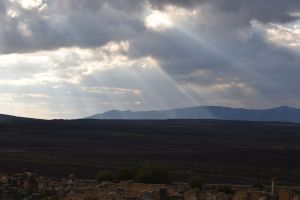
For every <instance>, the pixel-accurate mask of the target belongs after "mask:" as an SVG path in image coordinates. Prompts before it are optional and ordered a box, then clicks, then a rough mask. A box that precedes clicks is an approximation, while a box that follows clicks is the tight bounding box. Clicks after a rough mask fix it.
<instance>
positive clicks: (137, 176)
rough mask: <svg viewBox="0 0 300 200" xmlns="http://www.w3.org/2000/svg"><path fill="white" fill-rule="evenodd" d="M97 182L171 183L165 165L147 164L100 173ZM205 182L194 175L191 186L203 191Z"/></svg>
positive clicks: (200, 177)
mask: <svg viewBox="0 0 300 200" xmlns="http://www.w3.org/2000/svg"><path fill="white" fill-rule="evenodd" d="M96 180H97V182H98V183H101V182H103V181H109V182H120V181H128V180H132V181H134V182H138V183H152V184H168V183H170V173H169V168H168V167H167V166H165V165H162V164H159V163H153V162H146V163H143V164H141V165H136V166H127V167H123V168H121V169H119V170H118V171H100V172H99V173H98V174H97V177H96ZM205 182H206V180H205V179H204V178H203V177H202V176H200V175H194V176H192V178H191V179H190V186H191V187H192V188H199V189H201V188H202V187H203V185H204V184H205Z"/></svg>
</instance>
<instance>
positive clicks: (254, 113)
mask: <svg viewBox="0 0 300 200" xmlns="http://www.w3.org/2000/svg"><path fill="white" fill-rule="evenodd" d="M87 119H219V120H241V121H274V122H297V123H300V109H297V108H292V107H287V106H282V107H276V108H271V109H264V110H254V109H244V108H231V107H220V106H197V107H190V108H181V109H173V110H162V111H155V110H153V111H139V112H133V111H120V110H111V111H108V112H104V113H101V114H96V115H93V116H90V117H88V118H87Z"/></svg>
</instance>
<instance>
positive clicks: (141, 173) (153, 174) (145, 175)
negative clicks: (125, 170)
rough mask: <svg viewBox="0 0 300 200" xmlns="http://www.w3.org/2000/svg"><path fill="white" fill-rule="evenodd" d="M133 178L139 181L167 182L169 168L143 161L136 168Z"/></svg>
mask: <svg viewBox="0 0 300 200" xmlns="http://www.w3.org/2000/svg"><path fill="white" fill-rule="evenodd" d="M135 180H136V181H137V182H140V183H153V184H159V183H169V170H168V168H167V167H166V166H164V165H160V164H157V163H150V162H147V163H144V164H143V165H142V166H141V167H140V168H138V169H137V172H136V175H135Z"/></svg>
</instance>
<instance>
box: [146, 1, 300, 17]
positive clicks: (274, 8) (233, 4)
mask: <svg viewBox="0 0 300 200" xmlns="http://www.w3.org/2000/svg"><path fill="white" fill-rule="evenodd" d="M151 2H152V4H153V5H154V6H155V7H158V8H162V7H164V6H165V5H178V6H183V7H187V8H193V7H195V6H199V5H211V6H213V7H214V8H216V9H217V10H218V11H219V12H225V13H234V14H235V15H239V17H240V20H244V21H246V22H247V21H249V20H251V19H253V18H256V19H257V20H260V21H263V22H270V21H272V22H288V21H292V20H295V17H291V16H289V13H290V12H293V11H298V10H299V8H300V4H299V1H297V0H291V1H288V2H286V1H282V0H264V1H261V0H252V1H248V0H151Z"/></svg>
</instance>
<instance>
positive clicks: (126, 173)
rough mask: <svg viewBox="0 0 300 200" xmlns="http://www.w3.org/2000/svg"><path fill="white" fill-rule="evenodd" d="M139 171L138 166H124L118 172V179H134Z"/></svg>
mask: <svg viewBox="0 0 300 200" xmlns="http://www.w3.org/2000/svg"><path fill="white" fill-rule="evenodd" d="M136 173H137V168H136V167H129V166H128V167H123V168H122V169H120V170H119V171H118V173H117V180H118V181H128V180H134V178H135V175H136Z"/></svg>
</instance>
